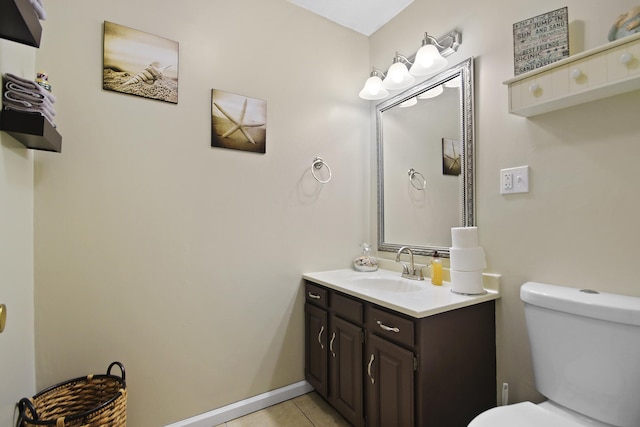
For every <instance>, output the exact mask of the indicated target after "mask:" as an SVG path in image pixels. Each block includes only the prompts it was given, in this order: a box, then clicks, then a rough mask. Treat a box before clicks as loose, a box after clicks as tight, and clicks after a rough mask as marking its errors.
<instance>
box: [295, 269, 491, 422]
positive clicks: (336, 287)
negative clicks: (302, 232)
mask: <svg viewBox="0 0 640 427" xmlns="http://www.w3.org/2000/svg"><path fill="white" fill-rule="evenodd" d="M303 278H304V279H305V298H306V303H305V376H306V379H307V381H308V382H309V383H310V384H311V385H312V386H313V387H314V388H315V389H316V391H317V392H318V394H320V395H321V396H322V397H324V398H325V399H326V400H327V401H328V402H329V403H330V404H331V405H332V406H333V407H334V408H335V409H337V410H338V411H339V412H340V413H341V414H342V415H343V416H344V417H345V418H346V419H347V420H348V421H349V422H350V423H352V424H353V425H354V426H372V427H374V426H375V427H378V426H381V427H386V426H398V427H401V426H406V427H412V426H421V427H459V426H466V425H467V424H468V423H469V422H470V421H471V420H472V419H473V418H474V417H475V416H476V415H478V414H479V413H481V412H483V411H484V410H486V409H488V408H492V407H495V406H496V393H497V390H496V340H495V299H497V298H499V293H498V292H497V291H491V290H490V291H488V292H487V293H486V294H484V295H479V296H463V295H457V294H454V293H452V292H451V289H450V286H449V284H448V283H445V284H444V286H433V285H432V284H431V283H430V282H429V281H428V280H426V281H415V280H408V279H403V278H401V277H400V274H399V273H396V272H390V271H386V270H378V271H376V272H374V273H362V272H356V271H353V270H349V269H345V270H334V271H327V272H319V273H309V274H305V275H303Z"/></svg>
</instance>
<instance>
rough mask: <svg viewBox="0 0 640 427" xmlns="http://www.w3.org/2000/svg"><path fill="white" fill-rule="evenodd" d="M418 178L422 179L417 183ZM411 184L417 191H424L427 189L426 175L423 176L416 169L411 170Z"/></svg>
mask: <svg viewBox="0 0 640 427" xmlns="http://www.w3.org/2000/svg"><path fill="white" fill-rule="evenodd" d="M418 177H420V179H419V180H418V182H417V183H416V180H415V179H414V178H418ZM409 182H410V183H411V185H413V188H415V189H416V190H420V191H423V190H424V189H425V188H427V180H426V179H424V175H422V174H421V173H420V172H418V171H417V170H415V169H414V168H411V169H409Z"/></svg>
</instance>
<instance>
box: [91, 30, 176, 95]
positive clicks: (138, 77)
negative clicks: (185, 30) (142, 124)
mask: <svg viewBox="0 0 640 427" xmlns="http://www.w3.org/2000/svg"><path fill="white" fill-rule="evenodd" d="M102 68H103V80H102V81H103V83H102V88H103V89H105V90H110V91H114V92H120V93H126V94H129V95H135V96H142V97H144V98H150V99H157V100H159V101H165V102H171V103H173V104H177V103H178V42H175V41H173V40H169V39H165V38H163V37H158V36H154V35H152V34H148V33H145V32H142V31H138V30H134V29H133V28H128V27H124V26H122V25H118V24H114V23H113V22H107V21H105V22H104V46H103V67H102Z"/></svg>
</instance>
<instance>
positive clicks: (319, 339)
mask: <svg viewBox="0 0 640 427" xmlns="http://www.w3.org/2000/svg"><path fill="white" fill-rule="evenodd" d="M323 332H324V325H322V327H321V328H320V332H319V333H318V344H320V348H321V349H323V350H324V344H322V333H323Z"/></svg>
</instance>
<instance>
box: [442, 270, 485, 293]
mask: <svg viewBox="0 0 640 427" xmlns="http://www.w3.org/2000/svg"><path fill="white" fill-rule="evenodd" d="M450 273H451V291H453V292H455V293H457V294H465V295H480V294H484V293H485V290H484V287H483V286H482V271H457V270H451V271H450Z"/></svg>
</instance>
